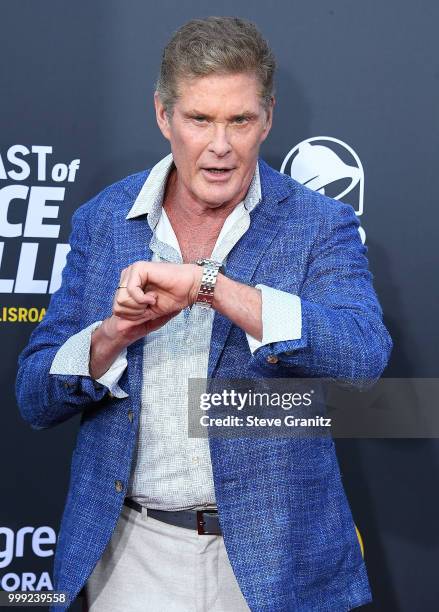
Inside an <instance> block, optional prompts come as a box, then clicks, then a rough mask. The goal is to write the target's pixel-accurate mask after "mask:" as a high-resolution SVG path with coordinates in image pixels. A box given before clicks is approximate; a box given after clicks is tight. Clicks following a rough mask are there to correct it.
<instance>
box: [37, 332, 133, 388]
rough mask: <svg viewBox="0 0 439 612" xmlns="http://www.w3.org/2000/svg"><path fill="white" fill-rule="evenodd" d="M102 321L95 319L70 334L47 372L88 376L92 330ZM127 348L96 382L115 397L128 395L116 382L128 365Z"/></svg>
mask: <svg viewBox="0 0 439 612" xmlns="http://www.w3.org/2000/svg"><path fill="white" fill-rule="evenodd" d="M101 323H102V321H95V322H94V323H92V324H91V325H89V326H88V327H85V328H84V329H82V330H81V331H80V332H78V333H77V334H74V335H73V336H70V338H68V339H67V340H66V341H65V342H64V344H62V345H61V347H60V348H59V349H58V351H57V353H56V355H55V357H54V359H53V361H52V365H51V367H50V370H49V374H67V375H76V376H89V377H90V365H89V364H90V347H91V335H92V333H93V331H94V330H95V329H96V328H97V327H99V326H100V325H101ZM126 354H127V349H126V348H124V349H123V350H122V351H121V352H120V353H119V355H118V356H117V357H116V359H115V361H114V362H113V363H112V365H111V366H110V368H109V369H108V370H107V371H106V372H105V374H103V375H102V376H101V377H100V378H97V379H96V382H98V383H100V384H102V385H104V386H105V387H107V388H108V390H109V391H110V393H111V394H112V395H114V396H115V397H119V398H124V397H128V393H125V391H123V390H122V389H121V388H120V387H119V385H118V384H117V383H118V382H119V380H120V378H121V376H122V374H123V372H124V370H125V368H126V367H127V365H128V362H127V359H126Z"/></svg>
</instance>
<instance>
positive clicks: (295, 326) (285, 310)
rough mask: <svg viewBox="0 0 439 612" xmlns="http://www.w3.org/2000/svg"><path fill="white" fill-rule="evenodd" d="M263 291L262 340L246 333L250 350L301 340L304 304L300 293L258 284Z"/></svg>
mask: <svg viewBox="0 0 439 612" xmlns="http://www.w3.org/2000/svg"><path fill="white" fill-rule="evenodd" d="M256 289H259V290H260V291H261V293H262V296H261V297H262V340H260V341H259V340H257V339H256V338H254V337H253V336H250V334H247V333H246V336H247V341H248V344H249V347H250V351H251V352H252V353H254V352H255V351H256V350H257V349H258V348H260V347H261V346H264V345H265V344H271V343H272V342H281V341H285V340H299V339H300V338H301V336H302V305H301V300H300V297H299V296H298V295H295V294H293V293H288V292H287V291H281V290H280V289H274V288H273V287H268V286H267V285H256Z"/></svg>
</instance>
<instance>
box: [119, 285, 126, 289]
mask: <svg viewBox="0 0 439 612" xmlns="http://www.w3.org/2000/svg"><path fill="white" fill-rule="evenodd" d="M117 288H118V289H127V285H119V286H118V287H117Z"/></svg>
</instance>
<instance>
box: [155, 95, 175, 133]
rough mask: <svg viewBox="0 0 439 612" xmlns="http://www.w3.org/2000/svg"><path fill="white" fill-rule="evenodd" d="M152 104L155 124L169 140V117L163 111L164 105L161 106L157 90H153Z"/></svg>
mask: <svg viewBox="0 0 439 612" xmlns="http://www.w3.org/2000/svg"><path fill="white" fill-rule="evenodd" d="M154 106H155V116H156V119H157V124H158V126H159V128H160V131H161V133H162V134H163V136H164V137H165V138H166V139H167V140H170V135H171V133H170V125H169V118H168V115H167V114H166V112H165V107H164V106H163V104H162V102H161V100H160V97H159V94H158V93H157V92H154Z"/></svg>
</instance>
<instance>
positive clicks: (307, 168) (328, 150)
mask: <svg viewBox="0 0 439 612" xmlns="http://www.w3.org/2000/svg"><path fill="white" fill-rule="evenodd" d="M280 171H281V172H283V173H284V174H289V175H290V176H291V177H292V178H293V179H295V180H296V181H298V182H299V183H302V185H306V187H309V188H310V189H313V190H314V191H318V192H319V193H322V194H325V195H327V196H329V197H330V198H333V199H334V200H342V201H343V202H344V203H345V204H350V205H351V206H352V207H353V209H354V210H355V214H356V215H357V216H359V217H360V216H361V215H362V214H363V210H364V208H363V206H364V170H363V165H362V163H361V160H360V158H359V157H358V155H357V153H356V152H355V151H354V150H353V149H352V147H350V146H349V145H348V144H346V143H345V142H343V141H341V140H338V139H337V138H332V137H330V136H316V137H314V138H308V139H307V140H303V141H302V142H300V143H299V144H297V145H296V146H295V147H293V148H292V149H291V150H290V151H289V152H288V153H287V155H286V157H285V159H284V161H283V162H282V166H281V169H280ZM359 232H360V235H361V240H362V242H363V244H364V242H365V240H366V235H365V232H364V229H363V228H362V227H359Z"/></svg>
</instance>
